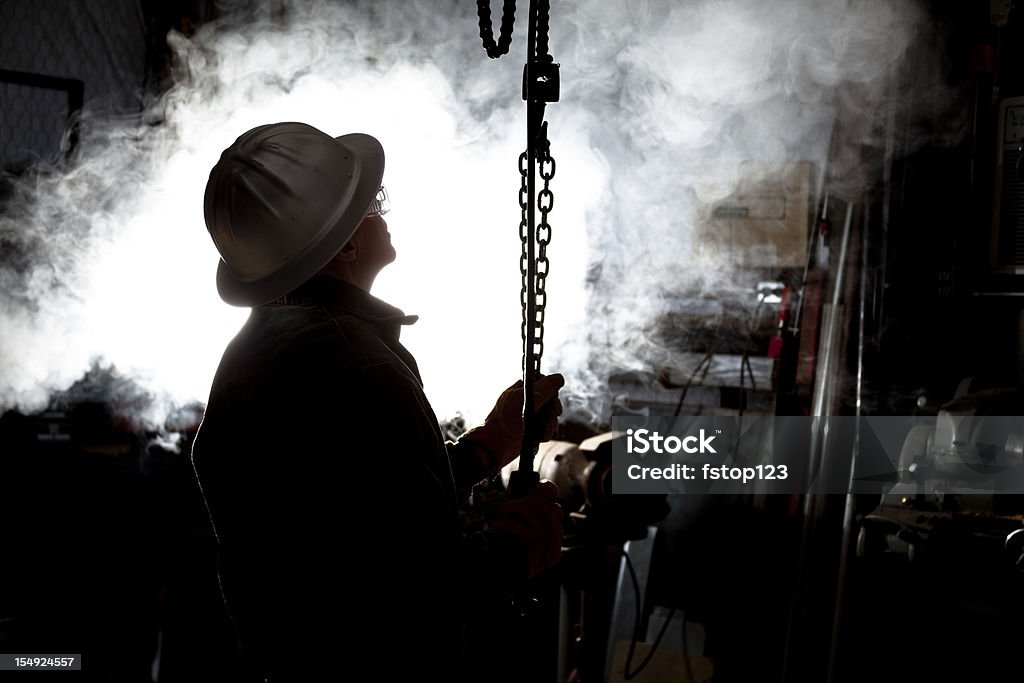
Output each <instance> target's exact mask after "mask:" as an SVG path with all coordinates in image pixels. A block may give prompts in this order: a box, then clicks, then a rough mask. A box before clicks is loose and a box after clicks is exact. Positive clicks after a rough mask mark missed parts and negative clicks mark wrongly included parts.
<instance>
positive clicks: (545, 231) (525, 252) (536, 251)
mask: <svg viewBox="0 0 1024 683" xmlns="http://www.w3.org/2000/svg"><path fill="white" fill-rule="evenodd" d="M515 5H516V4H515V1H514V0H505V2H504V6H503V8H502V18H501V29H500V35H499V37H498V41H497V42H495V40H494V32H493V30H492V27H491V9H490V1H489V0H477V14H478V16H479V18H480V39H481V40H482V41H483V44H484V49H485V50H486V51H487V55H488V56H489V57H491V58H492V59H494V58H497V57H500V56H501V55H503V54H505V53H507V52H508V48H509V45H511V42H512V27H513V23H514V19H515ZM549 11H550V0H531V1H530V16H529V30H528V34H527V59H526V65H525V66H524V67H523V99H524V100H525V101H526V151H524V152H523V153H522V154H521V155H520V156H519V174H520V176H521V184H520V188H519V207H520V209H521V211H522V217H521V219H520V222H519V238H520V242H521V243H522V253H521V255H520V257H519V270H520V273H521V275H522V289H521V291H520V295H519V301H520V304H521V305H522V310H523V317H522V329H521V333H522V337H523V440H522V445H521V447H520V449H519V456H520V457H519V470H518V471H517V472H515V473H513V476H512V479H511V481H510V482H509V488H510V489H511V490H512V492H513V493H522V492H524V491H526V490H528V489H529V488H530V487H532V486H534V485H535V484H536V483H537V481H538V480H539V476H538V474H537V472H535V471H534V470H533V467H532V464H533V456H534V453H535V452H536V449H537V445H538V437H539V431H540V430H539V428H538V426H537V424H538V420H540V419H542V418H540V417H538V416H537V414H536V412H535V409H534V395H533V394H534V384H535V382H536V379H537V377H538V376H539V374H540V361H541V357H542V356H543V355H544V316H545V311H546V310H547V303H548V297H547V278H548V274H549V272H550V262H549V260H548V256H547V247H548V244H550V243H551V223H550V222H549V221H548V214H549V213H550V212H551V210H552V208H554V202H555V195H554V193H553V192H552V191H551V186H550V183H551V179H552V178H553V177H554V176H555V159H554V157H552V156H551V145H550V143H549V142H548V137H547V122H545V121H544V109H545V106H546V105H547V103H548V102H557V101H558V90H559V80H558V64H555V63H554V60H553V59H552V57H551V55H550V54H549V53H548V19H549V16H548V14H549ZM538 169H539V171H540V177H541V180H542V181H543V187H542V189H541V190H540V192H539V193H538V192H537V182H536V178H537V172H538ZM538 210H539V211H540V221H539V222H538V221H537V215H536V214H537V211H538Z"/></svg>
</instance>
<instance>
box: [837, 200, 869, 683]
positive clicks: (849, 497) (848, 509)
mask: <svg viewBox="0 0 1024 683" xmlns="http://www.w3.org/2000/svg"><path fill="white" fill-rule="evenodd" d="M861 232H862V235H861V254H860V304H859V306H858V315H857V318H858V322H857V326H858V329H857V379H856V383H855V386H856V395H857V400H856V403H855V406H854V417H855V418H856V421H855V422H854V432H853V453H852V454H851V457H850V476H849V484H848V486H847V490H846V504H845V506H844V508H843V537H842V541H841V543H842V545H841V546H840V549H839V571H838V572H837V573H838V577H837V580H836V604H835V612H834V614H833V616H832V643H831V647H830V648H829V671H828V681H829V683H832V681H835V680H836V677H837V675H838V671H839V642H840V640H841V638H840V637H839V636H840V632H841V630H842V617H843V610H844V608H845V606H846V578H847V568H848V567H849V563H850V547H851V545H852V543H853V524H854V517H855V515H856V513H857V497H856V496H855V495H854V492H853V482H854V477H856V476H857V456H858V454H859V453H860V416H861V397H862V395H863V390H864V322H865V317H866V316H865V308H866V305H867V304H866V302H867V281H868V259H867V253H868V218H867V212H865V213H864V220H863V224H862V226H861Z"/></svg>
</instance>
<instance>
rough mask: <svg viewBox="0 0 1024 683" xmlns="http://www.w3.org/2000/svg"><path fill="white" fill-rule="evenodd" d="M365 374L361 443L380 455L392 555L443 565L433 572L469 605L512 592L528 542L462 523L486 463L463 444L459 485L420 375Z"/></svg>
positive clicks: (383, 515) (363, 449) (523, 574)
mask: <svg viewBox="0 0 1024 683" xmlns="http://www.w3.org/2000/svg"><path fill="white" fill-rule="evenodd" d="M362 374H363V381H362V382H360V384H364V385H365V387H366V392H367V395H366V396H364V397H363V398H365V399H367V400H361V401H359V405H360V408H359V409H357V413H358V414H357V415H356V416H354V417H356V420H355V423H356V424H357V425H358V429H359V434H358V435H357V436H356V438H355V441H356V442H357V443H358V444H359V445H358V446H357V448H356V449H355V451H356V453H361V454H363V457H367V458H373V459H375V460H377V459H381V460H382V461H381V462H380V463H379V466H376V467H374V468H372V469H373V471H376V472H379V473H380V475H381V476H380V477H379V478H378V479H377V481H376V482H374V483H373V484H372V485H373V486H374V487H378V486H379V487H383V489H382V490H381V492H380V493H381V494H383V495H381V497H380V505H374V506H373V507H374V508H376V511H375V512H374V514H373V518H375V519H378V520H379V521H380V522H381V523H382V525H383V526H382V528H381V532H382V533H387V534H388V536H389V537H390V538H391V539H392V542H393V543H394V544H396V547H395V548H394V549H393V553H390V554H392V555H393V559H394V561H396V562H398V563H399V564H405V562H406V561H407V560H408V561H410V562H412V563H415V564H418V565H420V566H424V565H423V562H422V560H427V562H428V563H429V567H430V568H429V569H427V570H426V571H425V572H424V574H425V575H429V574H432V573H433V572H434V571H438V572H440V573H442V574H443V576H440V575H437V576H434V578H433V579H431V580H434V581H437V583H438V585H444V586H448V587H449V589H450V590H451V591H452V592H453V593H454V595H453V596H451V597H455V598H456V599H457V601H458V602H459V603H461V605H462V607H463V609H470V608H472V607H478V606H482V605H487V604H491V603H493V602H495V601H500V600H504V599H506V598H507V597H509V596H511V595H512V593H513V591H514V590H515V588H516V587H517V586H518V585H520V583H521V582H522V581H525V580H526V578H527V575H528V559H527V553H526V548H525V547H523V546H522V545H521V544H520V543H519V542H518V541H517V540H515V539H514V538H512V537H511V536H508V535H506V534H502V533H500V532H497V531H494V530H490V529H486V528H484V529H480V530H474V531H467V530H466V529H464V527H463V523H462V519H463V518H462V515H461V514H460V508H461V506H462V503H464V502H465V500H466V496H467V494H468V492H469V488H470V487H471V486H472V484H475V483H476V482H478V481H480V480H481V479H482V478H483V477H482V476H480V475H481V474H482V473H483V470H482V468H480V469H477V470H474V469H473V468H472V466H466V465H471V464H472V462H473V459H474V458H475V455H474V454H473V453H472V452H470V451H469V450H468V449H466V447H467V444H464V445H463V446H462V448H463V449H466V450H462V451H461V454H462V455H463V456H464V457H462V458H459V460H461V461H462V464H461V465H455V467H454V469H456V471H458V472H459V475H458V477H459V479H461V480H462V486H458V485H457V483H456V477H455V476H454V475H453V471H452V470H453V464H452V463H451V462H450V456H449V453H448V450H447V447H446V444H445V442H444V441H443V438H442V436H441V431H440V427H439V425H438V422H437V418H436V417H435V415H434V413H433V410H432V409H431V408H430V405H429V403H428V402H427V400H426V397H425V396H424V395H423V393H422V390H421V389H420V387H419V384H418V382H417V381H416V380H415V379H414V378H412V377H411V376H407V375H405V374H404V373H402V372H399V371H397V370H396V369H395V368H394V367H389V366H387V365H381V366H377V367H372V368H369V369H367V370H365V371H364V372H363V373H362ZM456 453H460V450H459V448H458V447H457V448H456ZM478 467H479V466H478ZM402 544H404V548H403V547H401V545H402Z"/></svg>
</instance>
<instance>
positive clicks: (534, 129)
mask: <svg viewBox="0 0 1024 683" xmlns="http://www.w3.org/2000/svg"><path fill="white" fill-rule="evenodd" d="M536 40H537V7H536V0H530V12H529V21H528V27H527V48H526V53H527V54H526V59H527V62H532V61H533V60H534V57H535V53H536V50H537V47H536ZM526 88H527V92H526V93H525V94H526V95H527V99H526V172H527V176H526V194H527V210H526V231H527V233H528V234H527V238H526V328H525V331H524V334H525V336H524V339H523V438H522V445H521V447H520V449H519V471H520V472H523V473H526V472H527V471H531V472H532V471H533V450H534V447H535V444H534V440H535V438H536V437H535V434H534V431H535V430H534V428H533V425H534V405H533V391H534V383H535V381H536V379H537V377H536V374H535V369H534V365H535V363H536V348H535V342H536V332H537V255H536V244H535V239H534V234H535V231H536V222H537V219H536V215H535V214H536V209H537V194H536V189H537V188H536V186H537V183H536V178H535V176H536V171H537V134H538V131H539V130H540V121H538V120H537V118H538V115H539V114H541V111H539V106H538V104H537V102H536V101H535V100H534V97H533V96H532V95H530V93H529V88H530V83H529V82H528V81H527V83H526Z"/></svg>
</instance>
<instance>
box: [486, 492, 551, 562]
mask: <svg viewBox="0 0 1024 683" xmlns="http://www.w3.org/2000/svg"><path fill="white" fill-rule="evenodd" d="M557 498H558V488H557V487H556V486H555V485H554V484H553V483H551V482H550V481H547V480H545V481H542V482H540V483H539V484H538V485H537V486H535V487H533V488H532V489H530V491H528V492H527V493H526V495H524V496H521V497H519V498H511V497H509V496H508V495H507V494H499V493H494V494H491V495H489V496H488V497H487V498H486V499H485V500H484V501H483V503H482V509H483V513H484V519H486V520H487V526H488V527H490V528H491V529H493V530H494V531H497V532H499V533H502V534H507V535H509V536H511V537H512V538H514V539H516V540H517V541H518V542H519V543H520V545H522V546H523V547H525V548H526V554H527V557H528V559H529V565H530V576H534V575H536V574H539V573H540V572H541V571H543V570H545V569H547V568H548V567H550V566H552V565H554V564H555V563H557V562H558V559H559V557H561V554H562V508H561V506H559V505H558V503H557V502H556V500H557Z"/></svg>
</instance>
